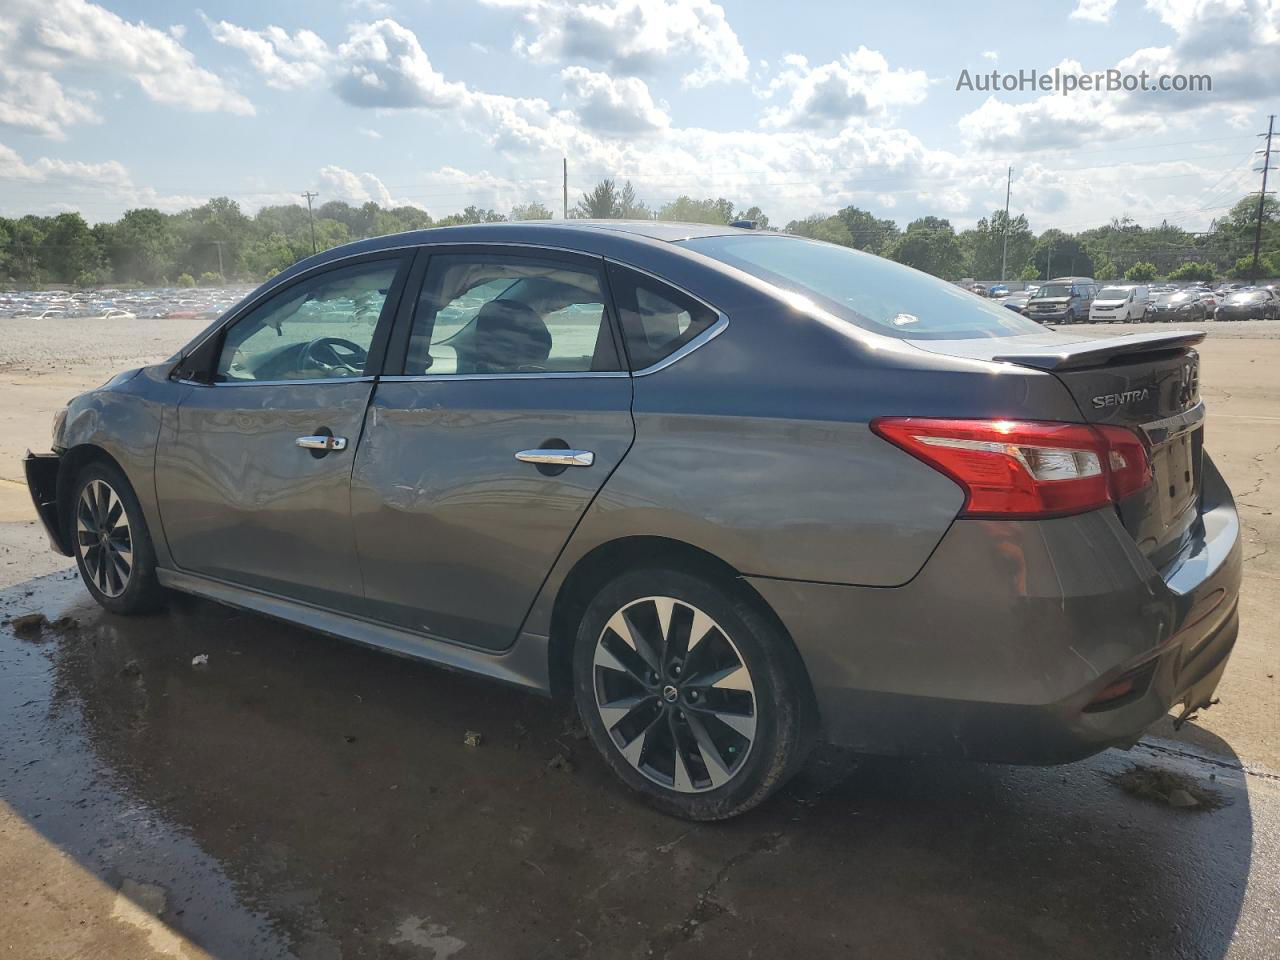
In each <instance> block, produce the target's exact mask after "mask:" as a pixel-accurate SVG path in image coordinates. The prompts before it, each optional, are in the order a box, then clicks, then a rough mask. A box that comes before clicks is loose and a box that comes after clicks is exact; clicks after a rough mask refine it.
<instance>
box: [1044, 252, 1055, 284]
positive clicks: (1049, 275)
mask: <svg viewBox="0 0 1280 960" xmlns="http://www.w3.org/2000/svg"><path fill="white" fill-rule="evenodd" d="M1044 278H1045V279H1046V280H1052V279H1053V244H1052V243H1051V244H1049V259H1048V261H1047V262H1046V263H1045V265H1044Z"/></svg>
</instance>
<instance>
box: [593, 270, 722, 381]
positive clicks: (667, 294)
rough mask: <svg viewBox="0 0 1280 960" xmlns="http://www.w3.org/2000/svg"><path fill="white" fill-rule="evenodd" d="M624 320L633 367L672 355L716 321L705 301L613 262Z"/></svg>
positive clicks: (613, 283) (612, 281)
mask: <svg viewBox="0 0 1280 960" xmlns="http://www.w3.org/2000/svg"><path fill="white" fill-rule="evenodd" d="M609 285H610V286H611V287H612V288H613V295H614V299H615V300H616V302H617V305H618V317H619V319H620V320H621V322H622V339H623V342H624V343H625V344H626V348H627V355H628V356H629V357H630V360H631V369H632V370H643V369H644V368H645V367H651V366H653V365H654V364H655V363H657V362H659V361H660V360H663V359H665V358H666V357H669V356H671V354H673V353H675V352H676V351H677V350H679V349H680V348H681V347H683V346H684V345H685V344H687V343H689V342H690V341H692V340H693V339H694V338H696V337H697V336H698V335H699V334H701V333H702V332H703V331H705V330H707V329H708V328H709V327H710V326H711V325H712V324H714V323H715V322H716V320H717V319H718V317H719V315H718V314H717V313H716V312H715V311H714V310H712V309H711V308H710V307H708V306H706V305H705V304H702V303H699V302H698V301H697V300H694V299H693V298H692V297H689V296H686V295H685V294H683V293H680V292H679V291H678V290H673V289H672V288H671V287H668V286H667V285H666V284H664V283H660V282H658V281H657V280H652V279H650V278H649V277H646V276H644V275H643V274H640V273H637V272H635V271H634V270H628V269H627V268H626V267H619V266H616V265H614V264H610V266H609Z"/></svg>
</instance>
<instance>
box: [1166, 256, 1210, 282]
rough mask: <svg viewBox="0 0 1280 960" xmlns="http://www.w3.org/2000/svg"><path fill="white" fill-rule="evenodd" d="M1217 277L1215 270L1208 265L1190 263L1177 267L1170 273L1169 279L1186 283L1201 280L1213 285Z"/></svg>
mask: <svg viewBox="0 0 1280 960" xmlns="http://www.w3.org/2000/svg"><path fill="white" fill-rule="evenodd" d="M1215 276H1216V273H1215V272H1214V269H1213V267H1212V266H1210V265H1209V264H1207V263H1192V262H1190V261H1188V262H1186V263H1184V264H1182V265H1181V266H1178V267H1175V268H1174V269H1173V270H1170V271H1169V279H1170V280H1174V281H1178V282H1186V281H1188V280H1200V281H1203V282H1204V283H1211V282H1212V281H1213V279H1214V277H1215Z"/></svg>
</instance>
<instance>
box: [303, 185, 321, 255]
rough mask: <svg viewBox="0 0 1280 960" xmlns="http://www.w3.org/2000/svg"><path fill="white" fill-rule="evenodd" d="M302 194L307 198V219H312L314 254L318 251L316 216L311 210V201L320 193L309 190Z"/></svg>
mask: <svg viewBox="0 0 1280 960" xmlns="http://www.w3.org/2000/svg"><path fill="white" fill-rule="evenodd" d="M302 195H303V196H304V197H306V198H307V219H308V220H309V221H311V253H312V255H313V256H314V255H315V253H316V218H315V215H314V214H313V213H312V212H311V201H312V200H314V199H315V198H316V197H318V196H320V194H318V193H312V192H311V191H310V190H307V191H305V192H304V193H303V194H302Z"/></svg>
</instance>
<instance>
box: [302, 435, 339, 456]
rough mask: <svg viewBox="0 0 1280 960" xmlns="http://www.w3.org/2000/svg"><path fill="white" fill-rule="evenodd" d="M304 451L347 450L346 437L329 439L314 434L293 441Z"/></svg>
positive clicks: (328, 437)
mask: <svg viewBox="0 0 1280 960" xmlns="http://www.w3.org/2000/svg"><path fill="white" fill-rule="evenodd" d="M293 442H294V443H296V444H297V445H298V446H300V447H302V448H303V449H304V450H324V451H326V452H328V451H330V450H345V449H347V438H346V437H330V436H325V435H322V434H316V435H315V436H310V437H299V438H298V439H297V440H295V441H293Z"/></svg>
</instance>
